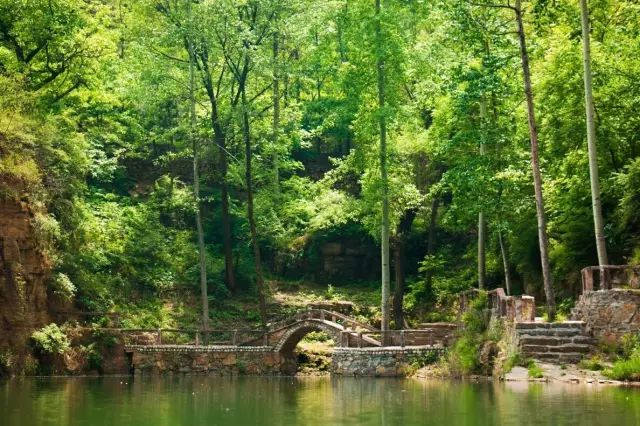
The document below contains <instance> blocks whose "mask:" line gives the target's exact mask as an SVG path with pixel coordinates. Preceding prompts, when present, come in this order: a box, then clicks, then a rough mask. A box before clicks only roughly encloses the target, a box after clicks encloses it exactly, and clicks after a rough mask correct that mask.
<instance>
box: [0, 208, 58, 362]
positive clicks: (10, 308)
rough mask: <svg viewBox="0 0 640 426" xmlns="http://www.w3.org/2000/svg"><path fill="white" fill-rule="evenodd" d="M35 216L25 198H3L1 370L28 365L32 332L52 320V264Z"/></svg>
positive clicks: (0, 224)
mask: <svg viewBox="0 0 640 426" xmlns="http://www.w3.org/2000/svg"><path fill="white" fill-rule="evenodd" d="M32 218H33V213H32V211H31V209H30V208H29V205H28V204H27V203H26V202H24V201H17V200H13V199H0V374H2V371H1V370H2V369H4V370H5V371H4V372H5V373H7V372H9V373H11V372H13V371H19V370H21V369H22V368H23V367H24V366H25V365H24V364H25V362H27V359H26V358H28V353H29V351H28V340H29V336H30V335H31V333H32V332H33V330H34V329H37V328H40V327H42V326H43V325H45V324H47V323H48V322H49V320H50V318H49V314H48V312H47V287H46V282H47V279H48V277H49V272H50V269H51V265H50V262H49V260H48V259H47V257H46V256H45V255H44V254H43V253H42V251H41V250H39V248H38V245H37V241H36V236H35V231H34V227H33V223H32Z"/></svg>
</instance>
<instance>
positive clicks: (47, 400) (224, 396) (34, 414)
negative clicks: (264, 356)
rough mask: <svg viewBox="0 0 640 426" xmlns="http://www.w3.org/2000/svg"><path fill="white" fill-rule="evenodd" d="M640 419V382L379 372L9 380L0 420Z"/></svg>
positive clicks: (2, 385) (1, 389)
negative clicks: (638, 385)
mask: <svg viewBox="0 0 640 426" xmlns="http://www.w3.org/2000/svg"><path fill="white" fill-rule="evenodd" d="M490 424H491V425H493V424H495V425H580V426H584V425H640V389H632V388H616V387H604V386H592V385H558V384H527V383H463V382H447V381H421V380H401V379H372V378H362V379H357V378H328V377H325V378H261V377H239V378H219V377H148V378H132V377H102V378H56V377H53V378H24V379H14V380H8V381H3V382H0V425H2V426H31V425H110V426H120V425H154V426H161V425H327V426H330V425H490Z"/></svg>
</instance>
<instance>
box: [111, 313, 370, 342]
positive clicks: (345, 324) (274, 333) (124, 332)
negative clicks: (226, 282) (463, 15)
mask: <svg viewBox="0 0 640 426" xmlns="http://www.w3.org/2000/svg"><path fill="white" fill-rule="evenodd" d="M309 321H316V322H317V323H323V324H324V326H325V328H327V329H331V331H333V332H335V334H336V335H338V336H339V335H340V333H341V332H344V333H345V335H348V334H350V335H352V337H351V341H352V342H353V341H354V339H355V336H356V333H358V332H360V331H365V332H375V328H373V327H372V326H370V325H368V324H364V323H362V322H359V321H357V320H356V319H354V318H351V317H349V316H347V315H344V314H341V313H339V312H332V311H327V310H324V309H307V310H304V311H299V312H297V313H296V314H295V315H293V316H291V317H289V318H286V319H284V320H282V321H278V322H274V323H270V324H268V327H267V328H266V329H208V330H204V329H187V328H181V329H145V328H137V329H136V328H129V329H126V328H104V329H102V330H104V331H110V332H115V333H117V334H120V335H121V336H122V339H123V342H124V344H125V345H135V346H144V345H148V346H158V345H179V346H189V345H191V346H203V345H208V346H211V345H215V346H275V345H277V344H278V342H280V341H281V339H282V337H283V335H285V334H286V332H287V331H289V330H291V329H295V328H297V327H298V326H299V325H300V324H301V323H305V322H309ZM361 339H362V337H361ZM364 339H365V340H366V338H364ZM336 343H337V344H340V342H336ZM372 344H375V342H372V341H369V346H371V345H372ZM365 345H366V344H365Z"/></svg>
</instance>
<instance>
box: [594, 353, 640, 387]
mask: <svg viewBox="0 0 640 426" xmlns="http://www.w3.org/2000/svg"><path fill="white" fill-rule="evenodd" d="M602 373H603V374H604V375H605V376H607V377H608V378H610V379H613V380H630V381H634V382H636V381H640V356H634V357H631V358H629V359H624V360H620V361H616V362H614V363H613V366H612V367H611V368H607V369H606V370H604V371H603V372H602Z"/></svg>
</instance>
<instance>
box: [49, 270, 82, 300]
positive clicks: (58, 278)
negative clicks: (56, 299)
mask: <svg viewBox="0 0 640 426" xmlns="http://www.w3.org/2000/svg"><path fill="white" fill-rule="evenodd" d="M51 286H52V288H53V292H54V294H57V295H59V296H62V297H63V298H65V299H72V298H73V296H75V294H76V286H75V285H73V283H72V282H71V280H70V279H69V277H68V276H67V275H66V274H63V273H62V272H59V273H57V274H56V275H55V276H54V277H53V278H52V279H51Z"/></svg>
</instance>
